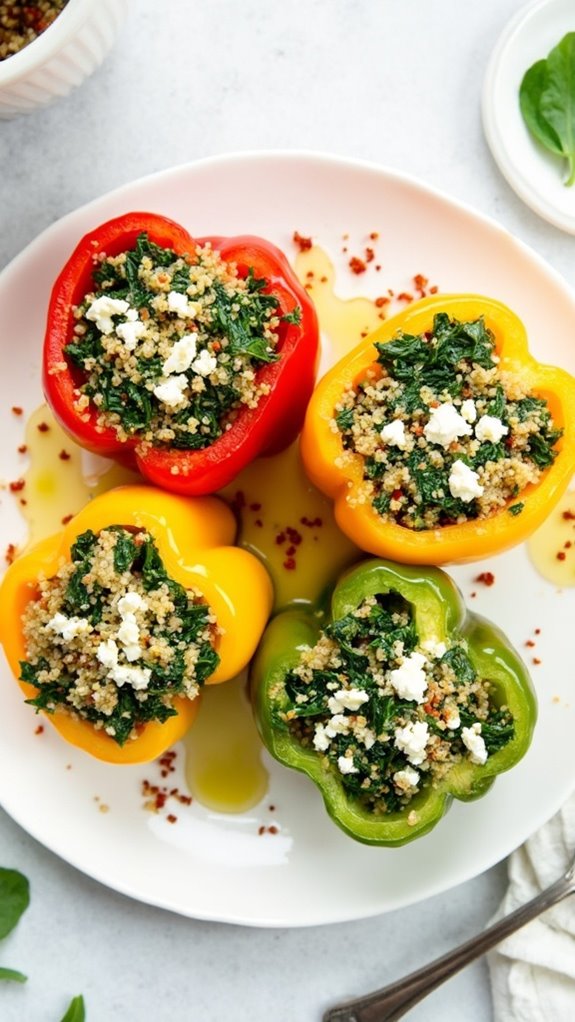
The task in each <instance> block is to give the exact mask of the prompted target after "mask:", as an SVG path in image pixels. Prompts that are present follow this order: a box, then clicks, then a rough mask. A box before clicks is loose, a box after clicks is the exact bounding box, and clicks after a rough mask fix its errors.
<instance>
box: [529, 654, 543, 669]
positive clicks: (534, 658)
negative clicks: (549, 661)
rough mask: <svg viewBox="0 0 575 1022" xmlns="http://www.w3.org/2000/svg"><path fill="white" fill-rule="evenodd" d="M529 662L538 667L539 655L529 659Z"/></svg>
mask: <svg viewBox="0 0 575 1022" xmlns="http://www.w3.org/2000/svg"><path fill="white" fill-rule="evenodd" d="M531 663H532V664H535V666H536V667H538V665H539V664H540V663H541V661H540V659H539V657H536V656H534V657H533V659H532V661H531Z"/></svg>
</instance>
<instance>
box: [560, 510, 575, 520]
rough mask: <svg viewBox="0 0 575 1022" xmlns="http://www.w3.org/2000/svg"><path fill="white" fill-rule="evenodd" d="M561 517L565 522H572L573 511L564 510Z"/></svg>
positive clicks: (573, 517) (574, 517) (574, 516)
mask: <svg viewBox="0 0 575 1022" xmlns="http://www.w3.org/2000/svg"><path fill="white" fill-rule="evenodd" d="M561 517H562V518H564V519H565V521H566V522H574V521H575V511H564V512H563V514H562V515H561Z"/></svg>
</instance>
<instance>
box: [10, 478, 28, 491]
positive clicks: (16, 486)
mask: <svg viewBox="0 0 575 1022" xmlns="http://www.w3.org/2000/svg"><path fill="white" fill-rule="evenodd" d="M25 485H26V480H25V479H16V480H15V481H14V482H12V483H10V493H20V490H23V489H24V487H25Z"/></svg>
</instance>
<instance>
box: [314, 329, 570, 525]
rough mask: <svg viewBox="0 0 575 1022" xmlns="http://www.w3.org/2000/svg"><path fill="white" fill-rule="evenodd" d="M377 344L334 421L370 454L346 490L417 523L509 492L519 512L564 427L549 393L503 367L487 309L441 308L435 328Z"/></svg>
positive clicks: (355, 447) (481, 514) (482, 512)
mask: <svg viewBox="0 0 575 1022" xmlns="http://www.w3.org/2000/svg"><path fill="white" fill-rule="evenodd" d="M376 348H377V351H378V359H377V363H376V364H375V365H374V367H373V369H372V370H370V371H369V372H368V374H367V376H366V378H365V379H364V380H363V381H362V382H361V383H360V384H359V385H358V386H357V387H356V388H355V389H352V388H350V389H349V390H348V391H346V393H345V394H344V396H343V398H342V400H341V402H340V404H339V405H338V406H337V407H336V409H335V417H334V420H333V423H332V428H333V430H334V431H336V432H339V433H341V436H342V440H343V446H344V448H345V450H346V451H350V452H353V453H355V454H359V455H361V456H362V457H363V459H364V479H363V484H362V486H361V488H360V490H359V492H358V493H354V494H353V495H351V496H350V497H349V498H348V499H349V500H350V501H352V502H353V501H355V502H359V503H367V502H370V503H371V504H372V505H373V507H374V508H375V510H376V511H377V512H378V514H379V515H380V516H381V517H382V518H383V519H384V520H385V521H392V522H395V523H396V524H398V525H401V526H404V527H406V528H409V529H416V530H419V529H433V528H436V527H437V526H444V525H450V524H454V523H462V522H466V521H468V520H470V519H475V518H489V517H491V516H492V515H494V514H496V513H498V512H499V511H501V510H502V509H503V508H504V507H506V506H507V505H508V503H509V502H510V501H512V502H513V503H512V504H511V505H510V506H509V510H510V512H511V514H512V515H517V514H520V513H521V511H522V510H523V503H522V502H521V501H519V502H516V498H517V497H518V496H519V494H521V493H522V492H523V491H524V490H525V488H526V487H527V486H529V485H531V484H537V482H538V481H539V479H540V478H541V474H542V472H543V471H544V470H545V469H546V468H547V467H548V466H549V465H551V464H552V463H553V461H554V459H555V456H556V451H555V450H554V446H555V444H556V443H557V441H558V440H559V438H560V436H561V430H558V429H556V427H555V424H554V422H553V420H552V418H551V415H550V412H549V409H548V407H547V402H546V401H545V400H543V399H542V398H539V397H535V396H534V395H533V394H532V393H530V391H529V390H528V388H527V387H526V386H525V385H524V383H523V382H522V381H521V379H520V378H519V377H518V376H515V375H514V374H512V373H510V372H507V371H502V370H501V369H500V368H499V358H498V356H497V354H496V352H495V341H494V337H493V335H492V333H491V332H490V331H489V330H488V329H487V328H486V326H485V323H484V321H483V319H482V318H481V319H477V320H474V321H472V322H467V323H461V322H459V321H458V320H455V319H450V318H449V316H448V315H447V314H446V313H439V314H438V315H436V316H435V317H434V321H433V330H431V331H430V332H429V333H426V334H422V335H420V336H417V335H411V334H404V333H400V334H399V335H398V336H397V337H396V338H395V340H392V341H390V342H388V343H387V344H385V343H384V344H380V343H378V344H376ZM345 456H346V454H344V455H343V457H345Z"/></svg>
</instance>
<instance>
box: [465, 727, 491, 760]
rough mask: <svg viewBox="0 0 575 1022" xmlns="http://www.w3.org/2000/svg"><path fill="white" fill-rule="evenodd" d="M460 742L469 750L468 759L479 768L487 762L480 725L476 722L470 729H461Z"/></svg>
mask: <svg viewBox="0 0 575 1022" xmlns="http://www.w3.org/2000/svg"><path fill="white" fill-rule="evenodd" d="M461 740H462V742H463V744H464V746H465V748H466V749H469V759H470V760H471V762H472V763H477V764H478V765H479V766H483V764H484V763H485V762H486V761H487V749H486V748H485V742H484V740H483V738H482V737H481V724H480V723H479V721H476V722H475V724H472V725H471V727H464V728H462V729H461Z"/></svg>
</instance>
